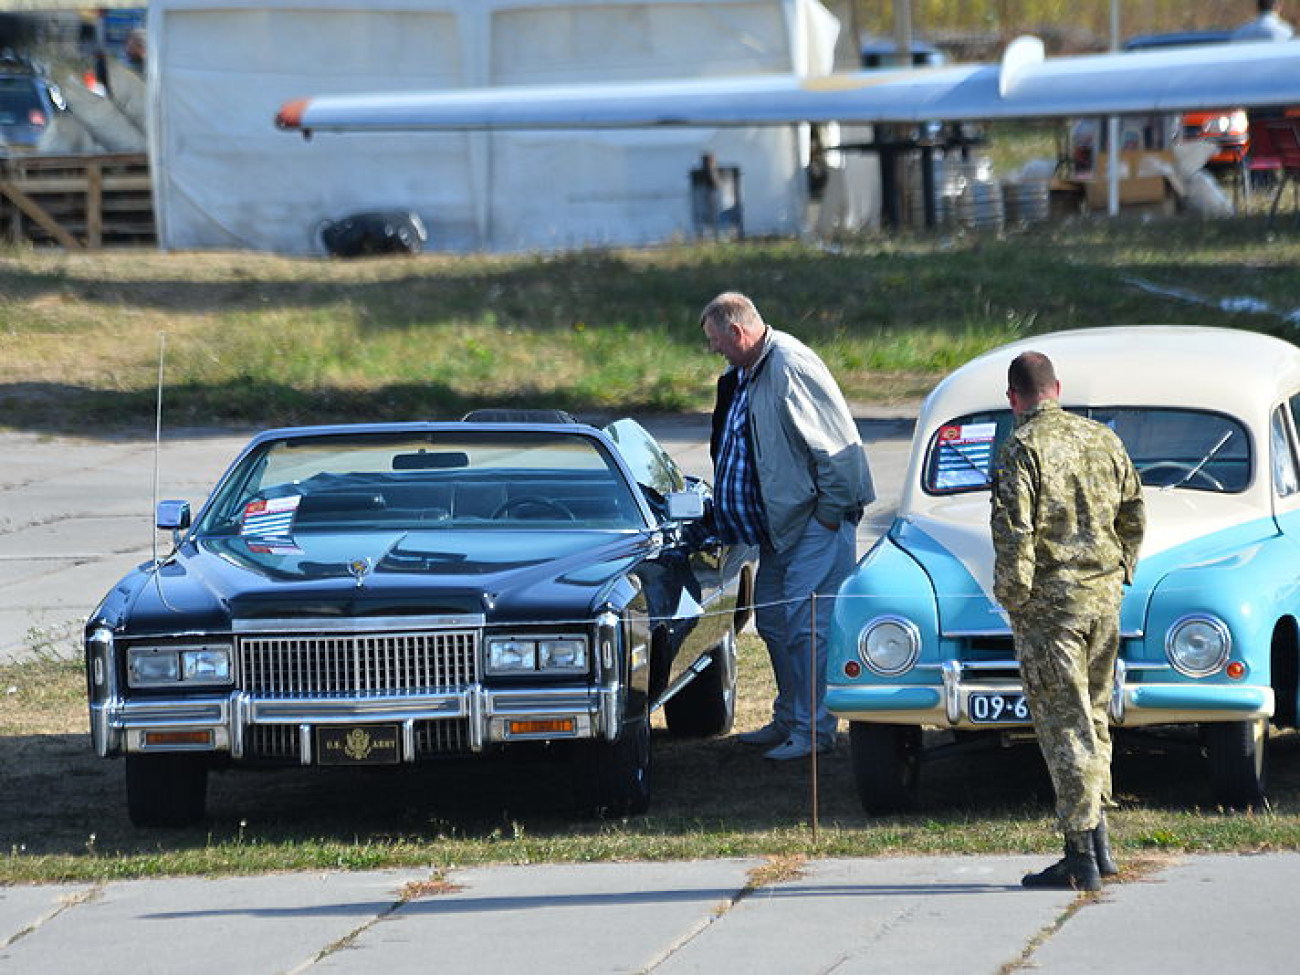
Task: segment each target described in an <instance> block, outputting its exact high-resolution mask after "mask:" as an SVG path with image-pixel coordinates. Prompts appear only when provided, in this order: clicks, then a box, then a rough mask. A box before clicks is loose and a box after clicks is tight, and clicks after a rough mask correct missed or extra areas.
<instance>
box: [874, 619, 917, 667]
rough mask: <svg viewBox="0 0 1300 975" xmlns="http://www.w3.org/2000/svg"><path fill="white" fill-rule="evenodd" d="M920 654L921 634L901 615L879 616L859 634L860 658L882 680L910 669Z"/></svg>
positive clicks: (913, 624)
mask: <svg viewBox="0 0 1300 975" xmlns="http://www.w3.org/2000/svg"><path fill="white" fill-rule="evenodd" d="M920 652H921V631H920V630H918V629H917V628H916V624H915V623H913V622H912V621H911V620H905V619H903V618H902V617H899V616H880V617H877V618H876V619H874V620H872V621H871V622H870V623H868V624H867V625H866V626H865V627H863V628H862V632H861V633H859V634H858V656H859V657H861V658H862V662H863V663H864V664H866V665H867V666H868V667H870V668H871V670H872V672H874V673H877V674H879V675H880V676H881V677H897V676H898V675H899V674H902V673H904V672H906V671H908V670H910V669H911V668H912V664H914V663H916V658H917V655H918V654H919V653H920Z"/></svg>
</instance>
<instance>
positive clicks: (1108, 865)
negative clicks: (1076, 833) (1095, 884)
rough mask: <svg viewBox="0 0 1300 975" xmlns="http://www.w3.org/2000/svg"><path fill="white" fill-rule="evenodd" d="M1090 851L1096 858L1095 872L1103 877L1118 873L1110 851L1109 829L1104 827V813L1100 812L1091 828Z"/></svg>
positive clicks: (1117, 865) (1117, 866) (1117, 867)
mask: <svg viewBox="0 0 1300 975" xmlns="http://www.w3.org/2000/svg"><path fill="white" fill-rule="evenodd" d="M1092 852H1093V856H1094V857H1095V858H1096V860H1097V872H1098V873H1099V874H1101V875H1102V876H1103V877H1113V876H1115V874H1117V873H1119V864H1117V863H1116V862H1115V857H1114V856H1112V855H1111V852H1110V831H1109V830H1108V829H1107V828H1106V814H1105V813H1102V814H1101V819H1100V820H1098V821H1097V825H1096V826H1095V827H1094V828H1093V830H1092Z"/></svg>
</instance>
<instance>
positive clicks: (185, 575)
mask: <svg viewBox="0 0 1300 975" xmlns="http://www.w3.org/2000/svg"><path fill="white" fill-rule="evenodd" d="M658 545H659V541H658V537H657V536H655V535H653V534H648V533H644V532H590V531H573V532H566V531H504V530H502V531H498V530H493V531H453V530H439V531H425V532H414V531H413V532H393V533H376V532H364V533H356V534H331V535H328V536H325V535H319V536H311V535H304V536H303V537H300V538H295V539H293V540H288V539H285V540H279V539H274V540H273V539H258V538H250V537H229V538H205V539H200V540H198V541H195V542H189V543H186V545H184V546H183V547H182V549H181V550H180V552H179V553H177V555H176V556H175V557H174V558H172V559H169V560H168V561H167V562H166V563H164V564H163V565H162V566H160V567H159V568H158V570H157V571H156V572H154V571H152V567H151V566H146V567H142V569H141V571H140V573H139V578H137V580H136V586H135V595H134V599H133V600H132V605H131V608H130V622H129V628H130V629H131V630H132V631H136V632H168V631H174V630H175V629H176V625H177V624H176V620H177V618H178V616H182V617H183V619H184V622H183V625H184V627H185V628H186V629H203V630H217V629H224V628H225V627H227V626H230V625H231V624H232V623H233V622H235V621H239V622H244V623H249V622H252V623H253V625H254V626H255V625H256V623H255V621H257V620H270V619H275V620H283V619H307V618H331V617H336V618H347V617H370V618H377V617H395V616H396V617H401V616H436V615H464V614H485V615H487V616H489V617H491V618H493V619H496V620H512V619H514V620H525V619H556V618H561V619H572V618H585V617H586V616H587V615H588V614H589V613H590V610H591V608H592V607H593V606H594V605H596V604H598V603H599V602H601V601H602V600H603V599H604V598H605V597H606V596H607V594H608V592H609V589H610V587H611V585H612V584H613V583H614V581H616V580H617V579H619V578H620V577H621V576H622V575H623V574H624V573H626V572H627V571H629V570H630V569H631V568H632V567H633V566H634V565H635V564H636V563H637V562H638V561H640V560H641V559H643V558H646V557H647V556H648V555H649V554H651V553H652V552H653V551H654V550H655V549H656V547H657V546H658Z"/></svg>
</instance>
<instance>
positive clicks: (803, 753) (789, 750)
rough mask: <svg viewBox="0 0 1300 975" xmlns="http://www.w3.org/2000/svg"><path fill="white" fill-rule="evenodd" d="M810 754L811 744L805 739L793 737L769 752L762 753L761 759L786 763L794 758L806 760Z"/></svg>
mask: <svg viewBox="0 0 1300 975" xmlns="http://www.w3.org/2000/svg"><path fill="white" fill-rule="evenodd" d="M811 754H812V742H810V741H809V740H808V739H807V738H795V737H794V736H791V737H789V738H787V739H786V740H785V741H784V742H782V743H781V744H779V745H777V746H776V747H775V748H773V749H772V750H771V751H769V752H764V753H763V757H764V758H769V759H771V760H772V761H774V762H788V761H790V760H792V759H796V758H807V757H808V756H809V755H811Z"/></svg>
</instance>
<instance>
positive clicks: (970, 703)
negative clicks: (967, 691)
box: [966, 691, 1029, 724]
mask: <svg viewBox="0 0 1300 975" xmlns="http://www.w3.org/2000/svg"><path fill="white" fill-rule="evenodd" d="M966 710H967V714H968V715H969V716H970V719H971V721H972V722H973V723H975V724H1022V723H1024V722H1026V721H1028V720H1029V702H1028V701H1026V700H1025V695H1023V694H1002V693H993V692H991V691H975V692H972V693H971V695H970V696H969V697H968V698H967V699H966Z"/></svg>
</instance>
